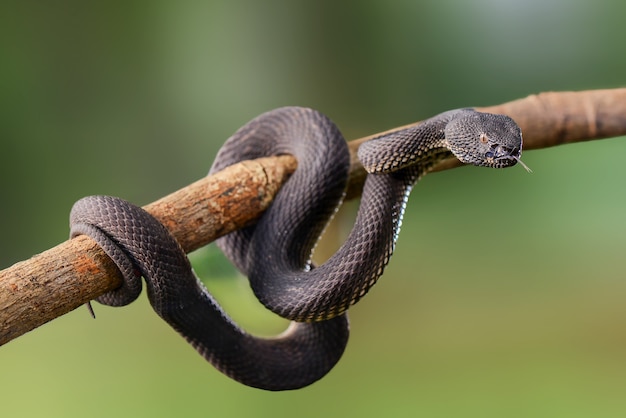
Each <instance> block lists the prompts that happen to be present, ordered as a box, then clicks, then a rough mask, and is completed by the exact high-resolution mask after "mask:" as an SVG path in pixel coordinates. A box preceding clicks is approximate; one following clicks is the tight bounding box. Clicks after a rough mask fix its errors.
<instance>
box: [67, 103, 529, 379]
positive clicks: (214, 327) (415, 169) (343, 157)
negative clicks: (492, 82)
mask: <svg viewBox="0 0 626 418" xmlns="http://www.w3.org/2000/svg"><path fill="white" fill-rule="evenodd" d="M521 152H522V133H521V130H520V128H519V127H518V125H517V124H516V123H515V122H514V121H513V119H511V118H510V117H508V116H506V115H498V114H491V113H484V112H479V111H477V110H474V109H472V108H463V109H456V110H451V111H447V112H444V113H441V114H439V115H436V116H434V117H432V118H430V119H427V120H426V121H424V122H422V123H420V124H416V125H414V126H409V127H407V128H403V129H399V130H395V131H392V132H389V133H385V134H381V135H379V136H375V137H373V138H372V139H371V140H369V141H367V142H364V143H363V144H361V145H360V147H359V149H358V158H359V160H360V161H361V163H362V164H363V167H364V168H365V169H366V171H367V172H368V174H367V176H366V179H365V183H364V186H363V190H362V195H361V203H360V206H359V209H358V212H357V215H356V220H355V223H354V226H353V229H352V231H351V232H350V234H349V235H348V237H347V239H346V240H345V242H344V244H343V245H342V246H341V247H340V248H339V249H338V250H337V252H336V253H335V254H334V255H332V256H331V257H330V258H329V259H328V260H326V261H325V262H323V263H322V264H320V265H314V263H312V261H311V257H312V253H313V250H314V247H315V246H316V244H317V242H318V240H319V237H320V235H321V234H322V232H323V231H324V228H325V227H326V225H327V224H328V222H329V221H330V219H331V218H332V216H333V215H334V213H335V212H336V210H337V208H338V206H339V205H340V204H341V202H342V199H343V197H344V193H345V190H346V186H347V182H348V175H349V170H350V152H349V149H348V146H347V143H346V141H345V139H344V138H343V135H342V134H341V132H340V131H339V129H338V128H337V126H336V125H335V124H334V123H333V122H332V121H331V120H330V119H329V118H328V117H327V116H325V115H324V114H322V113H320V112H318V111H316V110H313V109H309V108H304V107H295V106H291V107H283V108H278V109H274V110H271V111H268V112H266V113H263V114H261V115H260V116H258V117H256V118H254V119H252V120H251V121H250V122H248V123H247V124H245V125H244V126H242V127H241V128H240V129H238V130H237V131H236V132H235V133H234V134H233V135H232V136H231V137H230V138H229V139H228V140H227V141H226V142H225V143H224V145H223V146H222V147H221V149H220V150H219V151H218V153H217V156H216V157H215V160H214V162H213V165H212V167H211V169H210V172H209V174H213V173H216V172H218V171H220V170H222V169H224V168H226V167H228V166H230V165H232V164H235V163H237V162H240V161H243V160H249V159H255V158H260V157H264V156H271V155H284V154H289V155H293V156H294V157H295V158H296V160H297V163H298V165H297V168H296V170H295V172H294V173H293V174H292V175H291V177H290V178H289V179H288V180H287V181H286V182H285V184H284V185H283V186H282V187H281V189H280V190H279V192H278V193H277V195H276V197H275V199H274V201H273V202H272V204H271V205H270V207H269V208H268V209H267V210H266V211H265V213H264V214H263V215H262V216H261V218H260V219H259V220H258V222H257V223H255V224H253V225H250V226H247V227H244V228H242V229H239V230H237V231H234V232H232V233H230V234H228V235H226V236H224V237H221V238H219V239H218V240H217V245H218V246H219V247H220V249H221V250H222V251H223V252H224V254H225V255H226V257H227V258H229V259H230V260H231V262H232V263H233V264H234V265H235V266H236V267H237V268H238V269H239V270H240V271H241V273H242V274H243V275H245V276H247V277H248V280H249V282H250V286H251V288H252V290H253V292H254V294H255V295H256V297H257V298H258V299H259V300H260V301H261V303H262V304H263V305H265V306H266V307H267V308H268V309H269V310H271V311H273V312H275V313H276V314H278V315H280V316H282V317H284V318H287V319H289V320H291V323H290V325H289V326H288V327H287V329H286V330H285V331H284V332H282V333H281V334H279V335H277V336H273V337H260V336H256V335H253V334H250V333H248V332H246V331H245V330H243V329H242V328H241V327H240V326H239V325H237V324H236V323H235V322H234V321H233V320H232V319H231V318H230V317H229V316H228V314H227V313H226V312H224V310H223V309H222V308H221V307H220V305H219V303H218V302H217V301H216V300H215V298H214V297H213V296H212V295H211V294H210V293H209V292H208V291H207V289H206V288H205V287H204V286H203V284H202V283H201V282H200V281H199V279H198V278H197V277H196V275H195V273H194V272H193V269H192V267H191V265H190V263H189V260H188V258H187V256H186V254H185V253H184V251H183V250H182V248H181V247H180V245H179V244H178V243H177V242H176V240H175V239H174V238H173V237H172V235H171V234H170V233H169V232H168V231H167V229H166V228H165V227H164V226H163V225H162V224H161V223H159V222H158V221H157V220H156V219H155V218H154V217H153V216H152V215H150V214H149V213H147V212H146V211H145V210H143V209H141V208H140V207H138V206H135V205H133V204H131V203H129V202H127V201H125V200H123V199H120V198H117V197H111V196H89V197H85V198H82V199H80V200H79V201H77V202H76V203H75V204H74V206H73V207H72V210H71V212H70V237H71V238H73V237H76V236H78V235H87V236H89V237H91V238H92V239H93V240H94V241H95V242H96V243H97V244H98V245H99V246H100V247H101V248H102V249H103V250H104V251H105V253H106V254H107V255H108V256H109V257H110V258H111V259H112V260H113V261H114V262H115V264H116V265H117V267H118V268H119V270H120V271H121V273H122V275H123V277H124V280H123V284H122V286H121V287H120V288H118V289H115V290H113V291H111V292H108V293H105V294H103V295H101V296H100V297H98V298H97V299H96V300H97V301H98V302H100V303H102V304H105V305H110V306H123V305H126V304H128V303H130V302H132V301H133V300H135V299H136V298H137V297H138V296H139V294H140V293H141V289H142V281H141V277H143V278H144V280H145V282H146V287H147V294H148V299H149V301H150V303H151V305H152V308H153V309H154V311H155V312H156V313H157V314H158V315H159V316H160V317H161V318H163V319H164V320H165V321H166V322H167V323H168V324H169V325H170V326H171V327H172V328H174V330H176V331H177V332H178V333H179V334H181V335H182V336H183V337H184V338H185V339H186V340H187V341H188V342H189V343H190V344H191V345H192V346H193V347H194V348H195V349H196V350H197V351H198V353H199V354H200V355H201V356H202V357H204V358H205V359H206V360H207V361H209V362H210V363H211V364H212V365H213V366H214V367H215V368H216V369H218V370H219V371H221V372H222V373H224V374H226V375H227V376H229V377H231V378H233V379H235V380H237V381H239V382H241V383H243V384H245V385H248V386H252V387H256V388H260V389H265V390H290V389H298V388H302V387H305V386H307V385H310V384H312V383H313V382H315V381H317V380H319V379H321V378H322V377H323V376H325V375H326V374H327V373H328V372H329V371H330V370H331V369H332V368H333V367H334V366H335V365H336V363H337V362H338V361H339V359H340V358H341V356H342V355H343V353H344V351H345V348H346V345H347V343H348V339H349V329H350V325H349V321H348V318H347V312H346V311H347V310H348V308H349V307H350V306H352V305H354V304H355V303H356V302H357V301H358V300H360V299H361V298H362V297H363V296H364V295H365V294H366V293H367V292H368V291H369V290H370V289H371V288H372V286H373V285H374V284H375V283H376V282H377V280H378V278H379V277H380V276H381V275H382V274H383V271H384V269H385V267H386V265H387V264H388V262H389V259H390V257H391V255H392V253H393V250H394V248H395V244H396V241H397V238H398V234H399V230H400V226H401V224H402V217H403V214H404V210H405V207H406V203H407V200H408V197H409V194H410V192H411V189H412V187H413V185H414V184H415V183H416V182H417V181H418V179H419V178H421V177H422V176H423V175H424V174H426V173H427V172H428V171H429V170H431V169H432V168H433V167H434V166H435V165H436V164H437V163H438V162H440V161H441V160H443V159H445V158H448V157H451V156H455V157H457V158H458V159H459V160H460V161H461V162H463V163H467V164H473V165H477V166H485V167H493V168H504V167H509V166H513V165H515V164H517V163H518V162H521V160H520V157H521ZM522 164H523V163H522Z"/></svg>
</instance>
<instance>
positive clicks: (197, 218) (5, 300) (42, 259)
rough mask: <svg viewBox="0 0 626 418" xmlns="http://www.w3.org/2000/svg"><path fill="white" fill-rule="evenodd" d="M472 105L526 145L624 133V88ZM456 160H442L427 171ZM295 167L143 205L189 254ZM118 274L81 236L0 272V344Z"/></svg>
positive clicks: (266, 198) (256, 212)
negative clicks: (509, 124) (510, 124)
mask: <svg viewBox="0 0 626 418" xmlns="http://www.w3.org/2000/svg"><path fill="white" fill-rule="evenodd" d="M477 109H478V110H481V111H484V112H490V113H501V114H506V115H509V116H510V117H512V118H513V119H514V120H515V121H516V122H517V123H518V124H519V126H520V127H521V129H522V132H523V137H524V150H530V149H539V148H546V147H551V146H554V145H561V144H568V143H574V142H580V141H585V140H592V139H601V138H608V137H614V136H620V135H626V88H625V89H608V90H589V91H580V92H549V93H541V94H537V95H532V96H529V97H526V98H523V99H519V100H515V101H512V102H508V103H504V104H501V105H497V106H490V107H480V108H477ZM417 123H419V122H415V123H414V124H417ZM414 124H411V125H414ZM411 125H406V126H402V127H398V128H394V129H391V130H389V131H387V132H392V131H395V130H398V129H402V128H405V127H407V126H411ZM381 134H382V133H378V134H375V135H371V136H368V137H364V138H361V139H357V140H354V141H351V142H350V143H349V148H350V152H351V155H352V159H351V170H350V181H349V186H348V192H347V196H348V198H354V197H358V196H359V195H360V190H361V187H362V184H363V181H364V179H365V176H366V173H365V171H364V170H363V168H362V166H361V165H360V164H359V162H358V159H357V158H356V150H357V149H358V146H359V144H361V143H362V142H365V141H367V140H368V139H371V138H373V137H375V136H379V135H381ZM460 165H461V163H460V162H459V161H458V160H456V159H448V160H445V161H443V162H442V163H440V164H439V165H438V166H437V167H435V169H434V170H433V171H440V170H445V169H449V168H455V167H458V166H460ZM296 166H297V162H296V161H295V159H294V158H293V157H290V156H280V157H268V158H261V159H258V160H254V161H245V162H242V163H239V164H236V165H234V166H231V167H228V168H227V169H225V170H223V171H221V172H219V173H216V174H214V175H212V176H209V177H205V178H203V179H201V180H198V181H197V182H195V183H193V184H190V185H188V186H186V187H184V188H182V189H180V190H178V191H176V192H174V193H172V194H170V195H168V196H165V197H163V198H162V199H160V200H158V201H156V202H153V203H151V204H149V205H147V206H145V207H144V208H145V209H146V210H147V211H148V212H150V213H151V214H152V215H154V216H155V217H156V218H157V219H158V220H159V221H161V222H162V223H163V224H164V225H165V226H166V227H167V228H168V229H169V230H170V232H171V233H172V234H173V235H174V237H175V238H176V239H177V240H178V241H179V242H180V244H181V246H182V247H183V248H184V249H185V251H187V252H190V251H193V250H195V249H197V248H200V247H202V246H203V245H206V244H208V243H209V242H211V241H213V240H215V239H217V238H218V237H220V236H222V235H224V234H227V233H228V232H231V231H233V230H236V229H238V228H241V227H242V226H245V225H247V224H250V223H252V222H254V221H255V220H256V219H257V218H258V217H259V216H260V215H261V214H262V213H263V211H264V210H265V209H266V208H267V207H268V206H269V204H270V203H271V202H272V200H273V197H274V195H275V194H276V192H277V191H278V190H279V189H280V186H281V185H282V184H283V183H284V182H285V181H286V180H287V178H288V177H289V175H290V174H291V173H292V172H293V171H294V170H295V168H296ZM121 280H122V277H121V275H120V273H119V271H118V270H117V268H116V267H115V265H114V264H113V262H112V261H111V260H110V259H109V258H108V257H107V256H106V255H105V254H104V252H103V251H102V250H100V248H99V247H98V246H97V245H96V244H95V243H94V242H93V241H92V240H91V239H89V238H87V237H85V236H80V237H77V238H75V239H73V240H68V241H65V242H63V243H61V244H59V245H57V246H56V247H54V248H51V249H49V250H47V251H44V252H43V253H41V254H38V255H35V256H33V257H32V258H30V259H28V260H25V261H21V262H19V263H16V264H14V265H13V266H11V267H8V268H6V269H4V270H2V271H0V345H2V344H4V343H6V342H8V341H11V340H12V339H14V338H16V337H19V336H20V335H22V334H24V333H26V332H28V331H30V330H32V329H34V328H36V327H38V326H40V325H42V324H44V323H46V322H48V321H50V320H52V319H54V318H56V317H58V316H61V315H63V314H65V313H67V312H69V311H71V310H73V309H75V308H76V307H78V306H80V305H82V304H84V303H85V302H87V301H89V300H92V299H94V298H96V297H97V296H99V295H101V294H103V293H105V292H107V291H110V290H113V289H115V288H116V287H118V286H119V285H120V283H121Z"/></svg>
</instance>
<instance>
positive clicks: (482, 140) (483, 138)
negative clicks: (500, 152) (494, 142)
mask: <svg viewBox="0 0 626 418" xmlns="http://www.w3.org/2000/svg"><path fill="white" fill-rule="evenodd" d="M478 140H479V141H480V143H481V144H486V143H487V142H489V139H488V138H487V135H485V134H480V138H479V139H478Z"/></svg>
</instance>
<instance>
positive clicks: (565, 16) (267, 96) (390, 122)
mask: <svg viewBox="0 0 626 418" xmlns="http://www.w3.org/2000/svg"><path fill="white" fill-rule="evenodd" d="M625 12H626V3H624V2H621V1H618V0H612V1H611V0H599V1H596V2H584V1H581V0H578V1H566V0H542V1H538V0H529V1H525V2H517V1H511V0H476V1H471V2H464V1H461V0H442V1H436V2H435V1H406V0H405V1H400V0H397V1H395V0H394V1H362V2H336V1H332V2H331V1H327V0H322V1H316V2H299V1H291V2H288V1H277V0H276V1H274V0H271V1H265V2H253V1H247V2H246V1H229V2H226V1H210V2H201V1H181V2H166V1H154V2H141V1H126V2H100V3H94V2H78V1H58V2H30V1H25V2H16V1H5V2H3V3H2V5H1V6H0V19H1V21H2V24H1V25H0V48H1V51H2V53H1V54H0V60H1V65H0V91H1V94H0V144H1V148H0V150H1V151H0V156H1V157H2V164H0V190H1V192H2V204H1V205H0V230H1V231H2V240H0V250H1V251H0V268H5V267H7V266H9V265H11V264H12V263H14V262H17V261H19V260H22V259H25V258H28V257H29V256H31V255H32V254H34V253H37V252H40V251H43V250H45V249H47V248H49V247H52V246H54V245H56V244H57V243H59V242H61V241H62V240H64V239H65V238H66V235H67V228H68V227H67V220H66V219H67V216H68V213H69V209H70V207H71V205H72V203H73V202H74V201H75V200H77V199H78V198H80V197H82V196H85V195H90V194H112V195H117V196H121V197H124V198H126V199H129V200H131V201H133V202H135V203H138V204H145V203H148V202H150V201H152V200H155V199H157V198H159V197H161V196H163V195H165V194H167V193H169V192H171V191H174V190H176V189H178V188H180V187H183V186H184V185H186V184H188V183H190V182H191V181H193V180H196V179H198V178H200V177H201V176H204V175H205V174H206V172H207V171H208V169H209V166H210V164H211V161H212V158H213V155H214V154H215V152H216V150H217V149H218V147H219V145H220V144H221V143H222V142H223V141H224V139H225V138H227V137H228V136H229V135H230V133H232V132H233V131H234V130H235V129H237V128H238V127H239V126H241V125H242V124H243V123H245V122H246V121H248V120H249V119H251V118H252V117H254V116H256V115H257V114H259V113H261V112H263V111H266V110H269V109H272V108H275V107H278V106H283V105H302V106H310V107H313V108H316V109H319V110H321V111H323V112H324V113H326V114H327V115H329V116H330V117H331V118H333V119H334V120H335V121H336V122H337V124H338V125H339V126H340V128H341V129H342V131H343V132H344V135H345V136H346V137H347V138H348V139H351V138H357V137H360V136H363V135H367V134H371V133H374V132H378V131H381V130H384V129H388V128H391V127H394V126H397V125H401V124H406V123H409V122H412V121H415V120H419V119H423V118H426V117H428V116H430V115H433V114H436V113H438V112H440V111H443V110H447V109H452V108H456V107H463V106H472V105H491V104H497V103H500V102H504V101H508V100H512V99H516V98H520V97H524V96H526V95H528V94H532V93H537V92H541V91H546V90H580V89H591V88H610V87H620V86H623V85H624V83H625V81H626V79H625V76H624V74H626V54H625V53H624V47H623V45H622V44H623V42H622V40H623V39H624V37H625V36H626V29H625V27H624V25H623V16H624V13H625ZM625 151H626V144H624V143H623V140H622V139H611V140H604V141H597V142H593V143H584V144H577V145H572V146H567V147H561V148H554V149H549V150H541V151H533V152H529V153H527V154H525V155H524V160H525V161H526V162H527V163H528V164H529V165H530V166H531V167H532V168H533V170H534V174H532V175H529V174H527V173H526V172H525V171H524V170H522V169H521V168H520V167H515V168H513V169H508V170H503V171H495V170H487V169H479V168H462V169H458V170H451V171H449V172H444V173H438V174H436V175H432V176H427V177H426V178H425V179H424V180H423V181H422V182H421V183H420V184H419V185H418V186H417V187H416V188H415V191H414V193H413V196H412V198H411V202H410V204H409V207H408V210H407V217H406V220H405V222H404V225H403V231H402V234H401V236H400V241H399V244H398V249H397V252H396V254H395V256H394V258H393V259H392V262H391V265H390V267H389V268H388V270H387V272H386V274H385V276H384V277H383V278H382V279H381V283H380V284H379V285H378V286H376V287H375V288H374V290H373V291H372V292H371V294H370V295H368V297H367V298H365V300H364V301H363V302H361V303H360V304H359V305H358V306H356V307H355V308H354V309H352V310H351V321H352V337H351V341H350V344H349V346H348V349H347V351H346V353H345V355H344V358H343V359H342V361H341V362H340V363H339V365H338V366H337V367H336V368H335V370H333V371H332V372H331V373H330V374H329V375H328V376H327V377H326V378H324V379H323V380H322V381H320V382H318V383H316V384H314V385H313V386H311V387H309V388H306V389H303V390H300V391H296V392H288V393H278V394H277V393H266V392H263V391H259V390H254V389H250V388H247V387H244V386H242V385H240V384H238V383H236V382H233V381H231V380H229V379H228V378H226V377H224V376H222V375H221V374H220V373H218V372H217V371H215V370H214V369H213V368H212V367H211V366H210V365H208V364H206V362H204V360H202V359H201V358H200V357H199V356H198V355H197V354H196V353H195V352H194V351H193V349H191V347H189V346H188V345H187V344H186V343H185V342H184V341H183V340H182V339H180V338H179V337H178V336H177V335H176V334H175V333H174V332H173V331H171V330H170V329H169V328H168V326H167V325H166V324H164V323H162V321H160V320H159V319H158V318H157V317H156V315H154V314H153V312H152V311H151V309H150V308H149V306H148V304H147V302H146V300H145V297H142V298H141V300H140V301H138V302H136V303H134V304H133V305H131V306H129V307H127V308H124V309H113V308H107V307H101V306H96V312H97V314H98V319H97V320H96V321H92V320H91V319H90V318H89V316H88V314H87V312H86V311H85V310H83V309H79V310H77V311H75V312H72V313H70V314H68V315H65V316H64V317H61V318H59V319H56V320H55V321H53V322H52V323H50V324H48V325H45V326H43V327H41V328H39V329H37V330H35V331H32V332H31V333H29V334H27V335H25V336H22V337H20V338H19V339H17V340H15V341H13V342H11V343H9V344H7V345H6V346H4V347H2V348H0V370H1V373H0V392H1V393H2V396H1V399H2V409H1V410H2V414H3V415H6V416H12V417H13V416H15V417H17V416H47V417H57V416H58V417H70V416H84V415H85V414H86V413H87V414H88V415H89V416H91V417H94V418H95V417H99V416H107V417H108V416H113V415H115V416H133V417H139V416H153V417H154V416H164V417H166V416H220V417H229V416H237V417H241V416H257V417H262V416H271V417H283V416H285V417H287V416H289V417H291V416H294V415H297V416H299V417H309V416H310V417H318V416H324V415H328V416H340V415H343V416H361V417H368V416H381V415H384V416H393V417H399V416H428V417H447V416H455V417H456V416H463V417H470V416H477V417H478V416H479V417H502V416H507V417H518V416H519V417H556V416H567V417H576V416H585V417H587V416H594V417H618V416H624V414H626V397H625V396H624V393H625V392H626V384H625V382H626V378H625V377H626V331H625V329H626V307H625V305H624V303H623V298H624V295H625V294H626V282H625V281H624V277H623V269H624V260H623V248H624V245H625V244H626V238H625V232H626V231H625V230H626V222H625V219H624V216H623V214H624V213H625V210H626V197H625V196H624V194H623V193H622V190H621V187H619V184H621V181H623V180H622V179H624V178H626V166H625V165H624V164H623V159H622V158H621V156H622V155H623V153H624V152H625ZM355 204H356V203H350V204H349V205H348V208H347V209H346V210H344V211H342V212H341V214H340V216H338V219H337V225H338V227H337V228H338V229H339V230H343V229H346V228H348V229H349V227H350V221H351V213H352V212H353V210H354V207H355ZM339 235H341V233H339ZM329 241H330V240H327V245H329V246H332V245H336V243H335V244H331V243H330V242H329ZM322 250H324V248H322ZM326 251H327V250H326ZM207 260H209V261H207ZM193 261H194V264H195V265H196V269H197V270H198V271H199V272H201V273H202V275H203V277H205V278H206V279H207V285H208V286H209V287H210V288H211V289H212V290H214V291H215V292H216V293H217V295H218V296H219V297H220V298H221V299H223V300H224V303H225V304H226V305H227V307H228V308H229V310H231V311H232V312H233V315H234V316H235V318H236V319H238V320H240V321H241V322H242V323H244V324H245V325H246V326H248V327H250V329H252V330H253V331H255V332H259V333H266V332H276V330H280V328H281V327H282V326H283V325H284V323H283V322H281V321H280V320H276V319H275V318H273V317H272V315H270V314H267V313H265V312H264V311H263V310H262V309H261V308H259V307H258V305H255V304H254V303H253V300H252V298H251V296H250V295H249V291H248V290H247V285H246V283H245V280H244V279H242V278H240V277H239V278H238V277H237V276H236V275H235V273H234V272H233V270H232V269H229V268H228V267H227V266H226V265H225V263H224V261H223V259H221V257H220V256H219V255H218V254H217V253H216V250H215V247H212V246H210V247H209V248H208V249H204V250H201V251H199V252H198V253H196V254H194V255H193ZM216 266H217V267H216Z"/></svg>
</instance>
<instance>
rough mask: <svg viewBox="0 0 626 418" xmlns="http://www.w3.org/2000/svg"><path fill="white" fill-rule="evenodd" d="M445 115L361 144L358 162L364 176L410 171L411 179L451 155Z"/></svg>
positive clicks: (448, 116) (447, 119)
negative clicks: (412, 174)
mask: <svg viewBox="0 0 626 418" xmlns="http://www.w3.org/2000/svg"><path fill="white" fill-rule="evenodd" d="M450 117H451V115H448V112H446V113H443V114H441V115H440V116H438V117H434V118H431V119H428V120H426V121H424V122H423V123H421V124H419V125H416V126H411V127H408V128H405V129H401V130H398V131H395V132H391V133H387V134H385V135H382V136H380V137H378V138H374V139H372V140H370V141H368V142H365V143H363V144H361V146H360V147H359V151H358V156H359V159H360V160H361V163H362V164H363V167H364V168H365V170H366V171H367V172H368V173H372V174H389V173H393V172H396V171H400V170H402V171H405V170H408V171H411V172H412V173H415V176H416V178H415V180H417V178H419V177H421V176H422V175H424V174H426V173H427V172H428V171H430V170H431V169H432V168H433V167H434V166H435V165H436V164H437V163H438V162H439V161H441V160H443V159H444V158H447V157H449V156H451V155H452V153H451V151H450V149H449V148H448V143H447V141H446V136H445V132H444V129H445V126H446V125H447V123H448V121H449V120H450Z"/></svg>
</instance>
